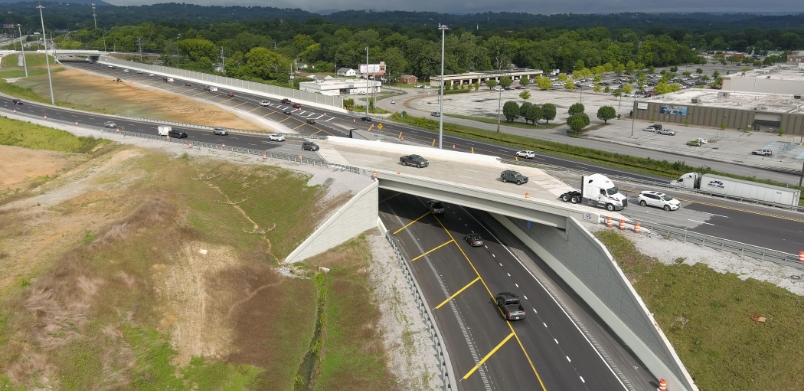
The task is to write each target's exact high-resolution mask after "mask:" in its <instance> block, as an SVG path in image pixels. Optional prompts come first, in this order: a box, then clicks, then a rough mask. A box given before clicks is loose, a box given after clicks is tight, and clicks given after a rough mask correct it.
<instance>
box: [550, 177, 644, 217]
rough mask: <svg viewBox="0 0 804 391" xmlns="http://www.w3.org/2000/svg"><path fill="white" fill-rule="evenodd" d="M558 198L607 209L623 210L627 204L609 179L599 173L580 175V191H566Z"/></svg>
mask: <svg viewBox="0 0 804 391" xmlns="http://www.w3.org/2000/svg"><path fill="white" fill-rule="evenodd" d="M559 198H560V199H561V200H562V201H564V202H572V203H573V204H577V203H584V204H587V205H593V206H599V207H602V208H606V210H608V211H613V210H623V209H625V208H626V207H627V206H628V199H627V198H626V197H625V196H624V195H623V194H622V193H620V191H619V190H618V189H617V186H614V183H613V182H612V181H611V179H609V178H608V177H606V176H605V175H601V174H592V175H584V176H582V177H581V190H580V191H578V190H572V191H568V192H566V193H564V194H562V195H561V196H560V197H559Z"/></svg>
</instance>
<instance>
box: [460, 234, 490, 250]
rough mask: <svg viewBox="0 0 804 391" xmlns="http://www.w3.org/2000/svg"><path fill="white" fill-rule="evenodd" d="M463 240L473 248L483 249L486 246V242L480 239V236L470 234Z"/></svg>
mask: <svg viewBox="0 0 804 391" xmlns="http://www.w3.org/2000/svg"><path fill="white" fill-rule="evenodd" d="M463 240H465V241H466V243H469V245H470V246H472V247H483V246H485V245H486V241H485V240H483V238H482V237H480V234H468V235H466V236H464V237H463Z"/></svg>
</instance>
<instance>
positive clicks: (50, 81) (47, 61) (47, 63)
mask: <svg viewBox="0 0 804 391" xmlns="http://www.w3.org/2000/svg"><path fill="white" fill-rule="evenodd" d="M36 8H39V20H40V21H42V43H44V44H45V67H46V68H47V84H48V85H49V86H50V104H52V105H54V106H55V105H56V98H55V97H54V96H53V79H51V77H50V59H49V58H48V56H47V32H46V31H45V18H44V17H43V16H42V9H43V8H45V7H42V5H41V4H40V5H38V6H36Z"/></svg>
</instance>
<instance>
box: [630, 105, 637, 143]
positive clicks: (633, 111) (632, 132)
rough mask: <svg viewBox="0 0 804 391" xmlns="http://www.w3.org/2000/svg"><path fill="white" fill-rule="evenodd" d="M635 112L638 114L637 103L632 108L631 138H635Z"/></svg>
mask: <svg viewBox="0 0 804 391" xmlns="http://www.w3.org/2000/svg"><path fill="white" fill-rule="evenodd" d="M634 103H636V99H634ZM635 114H636V104H634V106H632V108H631V138H634V121H635V118H636V116H635Z"/></svg>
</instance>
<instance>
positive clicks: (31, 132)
mask: <svg viewBox="0 0 804 391" xmlns="http://www.w3.org/2000/svg"><path fill="white" fill-rule="evenodd" d="M0 85H2V83H0ZM110 143H111V142H110V141H108V140H102V139H96V138H94V137H76V136H74V135H73V134H72V133H69V132H66V131H63V130H58V129H53V128H48V127H44V126H40V125H35V124H31V123H28V122H23V121H17V120H13V119H8V118H0V145H10V146H17V147H23V148H31V149H46V150H49V151H60V152H72V153H89V152H92V151H94V150H96V149H97V148H99V147H102V146H105V145H108V144H110Z"/></svg>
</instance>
